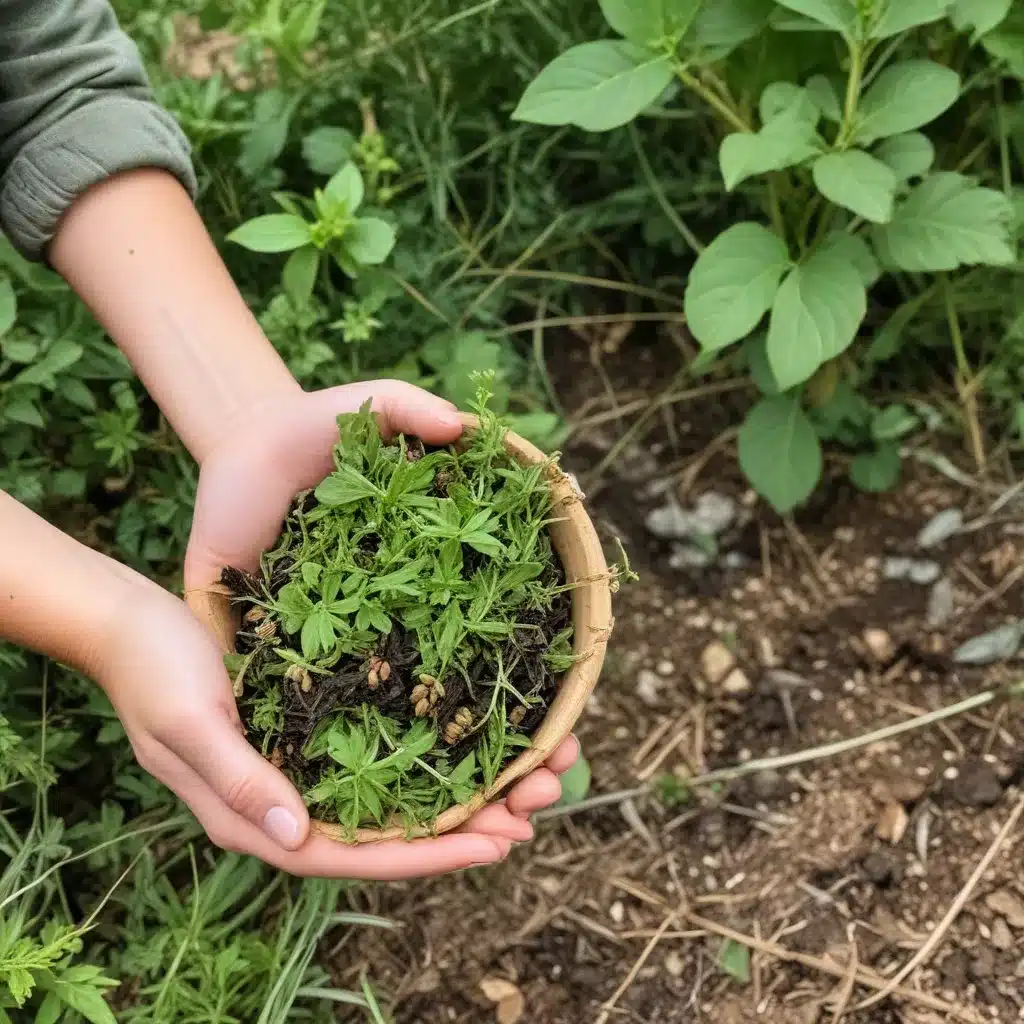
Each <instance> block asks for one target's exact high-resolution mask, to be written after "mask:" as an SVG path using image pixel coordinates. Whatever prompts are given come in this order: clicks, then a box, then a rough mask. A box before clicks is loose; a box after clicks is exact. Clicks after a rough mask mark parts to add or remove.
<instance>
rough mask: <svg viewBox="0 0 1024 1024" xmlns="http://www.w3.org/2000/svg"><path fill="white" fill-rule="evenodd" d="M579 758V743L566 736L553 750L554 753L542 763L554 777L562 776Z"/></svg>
mask: <svg viewBox="0 0 1024 1024" xmlns="http://www.w3.org/2000/svg"><path fill="white" fill-rule="evenodd" d="M579 756H580V741H579V740H578V739H576V737H575V736H568V737H566V738H565V739H564V740H562V742H561V743H560V744H559V745H558V746H557V747H556V748H555V752H554V753H553V754H552V755H551V756H550V757H549V758H548V759H547V761H546V762H545V763H544V767H545V768H550V769H551V771H553V772H554V773H555V774H556V775H564V774H565V772H567V771H568V770H569V769H570V768H571V767H572V766H573V765H574V764H575V763H576V759H577V758H578V757H579Z"/></svg>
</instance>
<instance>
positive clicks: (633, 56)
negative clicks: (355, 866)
mask: <svg viewBox="0 0 1024 1024" xmlns="http://www.w3.org/2000/svg"><path fill="white" fill-rule="evenodd" d="M117 8H118V12H119V15H120V16H121V18H122V21H123V24H124V26H125V27H126V29H128V30H129V31H130V32H131V33H132V34H133V36H134V37H135V38H136V40H137V41H138V43H139V45H140V48H141V49H142V51H143V53H144V55H145V57H146V59H147V62H148V64H149V67H150V69H151V72H152V75H153V80H154V85H155V88H156V91H157V95H158V97H159V99H160V101H161V102H162V103H164V104H165V105H167V106H168V107H169V108H170V109H171V110H173V111H174V113H175V114H176V115H177V116H178V118H179V119H180V121H181V123H182V125H183V127H184V128H185V130H186V131H187V132H188V134H189V136H190V138H191V140H192V142H193V146H194V150H195V158H196V163H197V169H198V172H199V176H200V182H201V194H200V200H199V201H200V205H201V208H202V210H203V213H204V216H205V217H206V219H207V222H208V224H209V226H210V229H211V231H212V232H213V234H214V236H215V237H216V238H217V239H218V241H222V242H223V252H224V254H225V257H226V259H227V260H228V262H229V264H230V267H231V269H232V271H233V273H234V274H235V276H236V278H237V280H238V281H239V284H240V286H241V287H242V288H243V290H244V292H245V294H246V296H247V298H248V299H249V301H250V303H251V305H252V307H253V308H254V310H255V311H256V312H257V314H258V315H259V317H260V320H261V322H262V324H263V326H264V329H265V330H266V331H267V333H268V335H269V336H270V338H271V339H272V340H273V342H274V344H275V345H276V346H277V347H278V349H279V350H280V351H281V352H282V354H283V355H284V357H285V359H286V360H287V362H288V364H289V366H290V367H291V369H292V370H293V372H294V373H295V374H296V376H297V377H298V378H299V379H300V380H301V381H302V382H303V383H304V384H305V385H307V386H310V387H323V386H329V385H333V384H339V383H343V382H346V381H349V380H357V379H363V378H366V377H372V376H380V375H387V376H392V377H395V376H397V377H402V378H404V379H408V380H411V381H414V382H416V383H419V384H421V385H424V386H426V387H430V388H433V389H435V390H437V391H439V392H441V393H443V394H444V395H445V396H446V397H448V398H450V399H451V400H453V401H455V402H457V403H458V404H459V405H461V406H463V407H467V406H468V405H469V403H470V401H471V400H472V398H473V395H474V388H475V385H474V384H473V382H472V381H471V379H470V375H471V373H472V372H473V371H490V372H493V374H494V378H493V380H494V384H493V390H494V392H495V393H494V396H493V398H492V408H493V409H494V410H495V411H496V412H497V413H499V414H501V415H503V416H506V417H507V418H508V420H509V422H510V423H511V425H512V426H513V428H514V429H516V430H517V431H519V432H520V433H523V434H525V435H526V436H528V437H530V438H531V439H533V440H535V441H537V442H538V443H540V444H541V445H542V446H546V447H549V448H554V447H557V446H558V444H559V443H560V441H561V439H562V438H563V437H564V435H565V431H566V425H565V422H564V420H563V418H562V417H561V416H560V411H561V407H560V403H559V396H558V395H557V394H556V393H555V392H554V390H553V388H552V385H551V381H550V378H549V376H548V373H547V370H546V365H547V361H548V360H549V359H550V358H553V357H554V355H556V354H557V353H556V352H555V349H554V347H557V346H564V345H570V344H578V343H579V339H580V338H581V337H582V338H584V339H588V340H589V339H591V338H592V335H591V334H590V333H588V332H591V331H593V330H594V329H595V328H596V327H599V326H601V325H603V324H610V325H617V324H623V323H625V324H632V325H633V327H634V329H635V330H649V331H650V343H651V344H652V345H672V344H673V341H674V342H675V343H676V344H677V345H678V346H679V347H680V348H681V349H682V350H683V351H684V352H685V353H686V354H687V355H688V356H689V358H688V360H687V363H688V365H687V368H686V370H685V371H683V372H681V373H680V375H679V378H678V379H677V380H675V381H673V382H672V384H673V386H675V387H681V386H683V385H686V386H688V387H689V386H692V387H699V386H701V385H702V384H705V383H708V382H712V383H714V382H723V381H732V380H736V381H737V382H738V383H737V387H739V388H742V389H744V391H745V393H749V397H750V402H749V412H748V413H747V416H746V419H745V420H744V421H743V422H742V423H739V422H738V423H737V424H736V426H737V427H738V428H739V439H738V452H739V460H740V463H741V465H742V468H743V470H744V471H745V473H746V474H747V476H748V478H749V480H750V481H751V483H752V484H753V485H754V486H755V488H756V489H757V490H758V491H759V492H760V493H761V494H762V495H763V496H764V497H765V498H766V499H767V501H768V502H769V503H771V505H773V506H774V507H775V508H776V509H777V510H779V511H782V512H787V511H789V510H791V509H793V508H796V507H798V506H799V505H800V504H801V503H802V502H803V501H805V500H806V499H807V498H808V496H810V495H811V494H812V492H813V490H814V487H815V486H816V484H817V482H818V479H819V476H820V474H821V470H822V466H823V464H824V463H825V461H826V460H828V459H831V460H835V461H838V462H839V463H841V464H842V465H843V467H844V468H845V470H846V471H847V472H848V473H849V475H850V477H851V478H852V480H853V481H854V482H855V484H856V485H857V486H859V487H861V488H863V489H867V490H883V489H886V488H888V487H890V486H892V485H893V484H894V483H895V481H896V479H897V477H898V475H899V471H900V465H901V458H902V455H903V453H905V452H906V451H907V450H908V449H910V448H912V447H913V445H914V443H915V439H916V438H917V437H919V436H921V435H927V434H930V435H933V436H939V437H948V438H953V439H959V438H961V437H962V438H963V439H964V443H965V444H966V445H967V448H968V452H969V455H970V458H971V459H973V460H974V462H975V463H976V464H977V465H978V466H979V467H984V466H985V465H986V461H987V460H989V459H991V457H992V456H993V453H995V452H999V453H1005V452H1010V453H1013V452H1015V451H1019V449H1020V446H1021V442H1022V438H1024V403H1022V401H1021V398H1020V395H1021V386H1022V384H1024V306H1022V302H1024V299H1022V298H1021V290H1020V288H1019V287H1018V281H1019V269H1018V262H1017V239H1018V235H1019V228H1020V221H1021V218H1020V210H1021V204H1020V195H1021V193H1020V190H1019V182H1020V177H1021V175H1020V169H1021V165H1020V161H1021V159H1022V156H1024V106H1022V103H1021V97H1020V81H1021V79H1022V78H1024V11H1022V10H1021V9H1020V6H1019V5H1014V4H1012V3H1011V2H1010V0H957V2H955V3H948V2H941V0H912V2H911V0H907V2H901V3H899V4H897V3H895V2H892V3H888V4H886V3H885V2H884V0H856V2H854V0H785V2H779V3H775V2H772V0H715V3H714V4H712V3H710V2H708V3H705V4H703V5H702V4H700V3H697V2H694V0H658V2H654V0H649V2H648V0H643V2H639V0H638V2H635V3H625V2H620V0H602V2H601V3H598V2H596V0H595V2H593V3H586V4H563V3H558V2H556V0H482V2H479V3H462V2H456V0H437V2H434V3H421V2H413V0H398V2H387V3H384V2H378V0H353V2H352V3H345V4H328V3H325V2H323V0H299V2H296V3H293V4H288V5H285V4H282V3H280V2H279V0H245V2H243V3H231V4H228V3H221V2H207V0H150V2H147V3H145V4H142V3H139V2H137V0H119V2H118V3H117ZM534 122H536V123H534ZM659 325H660V327H662V328H663V330H661V329H659ZM563 331H564V332H568V333H559V332H563ZM594 372H595V373H599V372H600V365H599V361H598V360H596V359H595V361H594ZM0 448H2V451H3V459H2V461H0V486H3V488H4V489H5V490H7V491H9V492H10V493H12V494H13V495H14V496H15V497H17V498H18V499H19V500H22V501H24V502H26V503H28V504H29V505H31V506H32V507H34V508H37V509H40V510H41V511H43V512H45V513H46V514H47V515H48V516H49V517H50V518H51V519H52V520H53V521H54V522H56V523H58V524H59V525H61V526H62V527H63V528H65V529H68V530H70V531H71V532H73V533H74V534H75V535H77V536H79V537H80V538H82V539H84V540H85V541H87V542H88V543H91V544H93V545H94V546H96V547H99V548H101V549H103V550H105V551H108V552H109V553H111V554H113V555H115V556H116V557H118V558H120V559H122V560H124V561H126V562H128V563H129V564H131V565H133V566H135V567H136V568H139V569H140V570H142V571H144V572H146V573H148V574H150V575H153V576H154V577H157V578H159V579H161V580H163V581H165V582H166V583H167V585H168V586H171V587H174V586H177V585H178V583H179V576H178V574H179V568H180V564H181V557H182V553H183V549H184V544H185V540H186V537H187V532H188V527H189V519H190V511H191V504H192V500H193V496H194V487H195V469H194V466H193V465H192V464H191V462H190V460H189V458H188V457H187V455H186V454H185V452H184V450H183V449H182V447H181V445H180V444H179V443H178V441H177V440H176V439H175V438H174V437H173V435H172V433H171V432H170V431H169V429H168V428H167V426H166V424H164V423H163V422H162V421H161V420H160V418H159V416H158V415H157V414H156V412H155V410H154V408H153V406H152V405H151V403H149V401H148V400H147V399H146V397H145V395H144V393H143V392H142V390H141V388H140V387H139V385H138V383H137V382H136V381H135V380H134V379H133V377H132V374H131V372H130V370H129V368H128V367H127V365H126V364H125V361H124V360H123V359H122V357H121V356H120V355H119V354H118V353H117V351H116V350H115V349H114V348H113V346H112V345H111V344H110V343H109V341H108V340H107V339H106V338H105V337H104V335H103V333H102V331H100V330H99V329H98V328H97V327H96V326H95V325H94V324H93V322H92V321H91V319H90V318H89V316H88V314H87V313H86V312H85V311H84V310H83V309H82V307H81V306H80V305H79V304H78V302H77V301H76V300H75V299H74V298H73V296H71V294H70V293H69V291H68V290H67V289H66V288H65V287H64V285H63V284H62V283H61V282H60V281H59V280H58V279H56V278H55V277H54V276H53V275H52V274H50V273H49V272H48V271H46V270H43V269H41V268H38V267H31V266H28V265H26V264H25V263H24V262H23V261H21V260H20V259H19V258H18V257H17V256H16V254H15V253H14V252H13V251H12V250H11V249H10V247H9V246H7V245H6V243H4V242H3V241H2V240H0ZM319 595H320V597H323V596H324V595H323V592H322V591H320V592H319ZM306 596H307V597H308V596H309V595H308V594H307V595H306ZM344 597H345V595H344V594H343V593H342V592H341V591H340V590H339V592H338V594H335V595H334V598H337V599H340V600H343V599H344ZM277 598H278V600H280V594H278V595H277ZM286 600H287V599H286ZM332 600H333V598H332ZM298 603H299V598H298V597H296V608H295V609H294V611H295V614H296V615H298V608H297V605H298ZM303 608H304V610H305V606H304V605H303ZM282 612H283V610H282ZM307 618H309V619H312V616H308V617H307ZM321 619H323V616H319V617H318V618H317V619H316V622H317V623H318V632H317V642H318V643H322V642H323V639H324V637H325V635H326V628H322V627H324V623H323V622H321ZM304 627H305V621H304V622H303V624H302V626H301V627H299V632H300V638H301V636H302V633H303V631H304ZM332 628H333V626H332ZM308 633H309V635H310V637H311V639H310V643H311V644H312V643H313V642H314V641H313V639H312V637H313V628H312V627H310V628H309V630H308ZM328 642H329V641H328ZM300 643H301V639H300ZM427 674H428V675H429V673H427ZM299 682H300V686H299V689H300V691H301V679H300V681H299ZM424 685H426V684H424ZM385 728H386V727H385ZM476 768H477V769H480V766H479V764H478V765H477V766H476ZM0 792H2V804H0V808H2V811H0V836H2V838H0V851H2V858H3V859H2V862H0V863H2V865H3V867H2V870H3V874H2V876H0V991H3V992H4V994H3V995H2V996H0V1020H3V1019H4V1017H5V1016H7V1017H9V1018H10V1019H12V1020H20V1019H33V1020H37V1021H43V1022H47V1021H62V1020H63V1021H75V1020H81V1019H85V1020H89V1021H93V1022H95V1021H110V1020H125V1021H170V1020H175V1021H195V1022H203V1024H206V1022H211V1024H212V1022H227V1021H233V1020H245V1021H251V1020H259V1021H261V1022H262V1021H266V1022H271V1021H284V1020H303V1019H305V1020H329V1019H332V1015H333V1012H334V1008H336V1007H337V1006H338V1005H340V1004H343V1003H345V1004H352V1005H354V1006H356V1007H361V1008H362V1012H364V1013H365V1014H367V1015H368V1019H373V1020H383V1019H386V1012H387V1008H386V1006H385V1007H384V1008H383V1009H382V1008H381V1006H380V1005H378V1003H379V1000H378V999H377V997H376V996H375V995H374V992H373V990H372V988H371V987H370V983H369V982H368V981H367V982H365V983H361V982H359V980H358V979H355V981H354V982H353V984H351V985H348V986H347V987H346V986H341V985H339V984H337V979H335V978H332V977H331V976H330V975H329V974H328V973H327V970H326V968H325V967H324V963H325V961H324V960H323V959H322V957H321V955H320V954H322V951H323V949H324V948H325V946H327V945H332V944H333V943H334V942H335V940H336V939H337V937H338V934H339V932H341V931H343V930H345V929H351V928H354V927H373V926H378V927H385V926H387V925H388V924H389V922H387V921H384V920H376V919H369V918H365V917H360V916H359V915H353V914H347V913H345V912H344V911H343V910H340V909H338V908H339V901H342V902H343V901H344V894H345V890H344V887H342V886H339V885H336V884H327V883H317V882H306V883H303V884H295V883H292V882H290V881H288V880H285V879H281V878H276V877H274V876H273V874H272V873H270V872H267V871H264V870H263V869H262V868H261V867H260V866H259V865H255V864H252V863H248V862H245V861H242V860H240V859H239V858H237V857H233V856H231V855H225V854H220V853H218V852H217V851H214V850H211V849H210V848H209V847H208V846H207V845H205V844H204V842H203V841H202V837H201V835H200V833H199V830H198V829H197V828H196V827H195V825H194V823H193V822H192V821H191V820H190V819H189V818H188V817H187V816H186V815H184V814H182V813H181V811H180V808H178V807H176V806H175V804H174V803H173V801H172V800H171V799H170V798H169V797H168V795H167V794H166V793H165V792H164V791H163V790H162V788H161V787H159V786H158V785H156V784H155V783H154V782H153V781H152V780H150V779H149V778H148V777H147V776H146V775H145V774H144V773H142V772H141V771H140V770H139V769H138V768H137V767H136V766H135V765H134V762H133V761H132V758H131V755H130V749H129V747H128V744H127V743H126V742H125V739H124V736H123V733H122V731H121V729H120V726H119V724H118V722H117V720H116V718H115V716H114V715H113V712H112V710H111V708H110V707H109V705H107V703H106V702H105V700H104V699H103V698H102V696H101V695H100V694H99V693H98V691H97V690H96V689H95V688H93V687H92V685H91V684H89V683H88V682H87V681H85V680H83V679H81V678H80V677H78V676H76V675H74V674H73V673H70V672H68V671H66V670H64V669H62V668H60V667H59V666H52V665H51V666H44V665H42V664H41V663H40V662H39V661H38V659H35V658H32V657H30V656H28V655H26V654H24V653H23V652H20V651H16V650H13V649H9V648H7V649H3V650H2V651H0ZM322 795H325V796H326V795H327V794H322ZM330 798H331V800H333V802H334V809H335V813H336V815H337V817H338V818H339V820H344V817H345V815H350V816H351V817H350V820H351V821H353V822H354V821H355V820H356V819H355V816H354V815H355V813H356V812H355V810H353V808H352V806H351V804H350V803H346V801H345V800H344V799H342V800H340V801H339V799H338V797H337V795H336V794H332V795H331V797H330ZM371 802H372V798H371ZM371 814H372V809H371ZM318 951H319V952H318Z"/></svg>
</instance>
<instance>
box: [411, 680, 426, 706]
mask: <svg viewBox="0 0 1024 1024" xmlns="http://www.w3.org/2000/svg"><path fill="white" fill-rule="evenodd" d="M429 696H430V690H428V689H427V688H426V687H425V686H424V685H423V684H422V683H420V685H419V686H414V687H413V688H412V693H410V694H409V700H410V701H412V703H413V704H419V702H420V701H421V700H426V699H427V698H428V697H429Z"/></svg>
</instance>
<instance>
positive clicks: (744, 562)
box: [722, 551, 750, 569]
mask: <svg viewBox="0 0 1024 1024" xmlns="http://www.w3.org/2000/svg"><path fill="white" fill-rule="evenodd" d="M722 565H724V566H725V568H726V569H746V567H747V566H748V565H750V559H749V558H748V557H747V556H746V555H745V554H743V552H742V551H727V552H726V553H725V554H724V555H723V556H722Z"/></svg>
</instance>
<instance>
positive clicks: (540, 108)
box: [512, 40, 672, 132]
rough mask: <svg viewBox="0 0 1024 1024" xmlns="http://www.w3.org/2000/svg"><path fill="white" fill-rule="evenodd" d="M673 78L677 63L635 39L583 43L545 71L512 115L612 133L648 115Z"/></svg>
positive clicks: (539, 121)
mask: <svg viewBox="0 0 1024 1024" xmlns="http://www.w3.org/2000/svg"><path fill="white" fill-rule="evenodd" d="M671 81H672V62H671V60H670V59H669V58H668V57H667V56H665V55H663V54H654V53H652V52H651V51H649V50H646V49H644V48H643V47H640V46H637V45H636V44H634V43H629V42H613V41H611V40H601V41H599V42H593V43H582V44H581V45H579V46H574V47H573V48H572V49H571V50H567V51H566V52H565V53H563V54H561V55H560V56H558V57H556V58H555V59H554V60H553V61H552V62H551V63H550V64H549V65H548V66H547V67H546V68H544V70H543V71H541V73H540V74H539V75H538V76H537V77H536V78H535V79H534V80H533V81H532V82H531V83H530V85H529V86H528V87H527V89H526V92H525V93H524V94H523V98H522V99H521V100H520V101H519V105H518V106H517V107H516V109H515V111H514V112H513V114H512V119H513V120H514V121H530V122H533V123H534V124H546V125H564V124H572V125H576V126H577V127H579V128H582V129H583V130H584V131H591V132H602V131H610V130H611V129H612V128H618V127H620V126H622V125H624V124H626V123H628V122H629V121H632V120H633V119H634V118H635V117H637V116H638V115H639V114H640V113H642V112H643V111H644V110H645V109H646V108H647V107H649V106H650V105H651V104H652V103H653V102H654V101H655V100H656V99H657V98H658V97H659V96H660V95H661V93H662V92H664V91H665V89H666V87H667V86H668V85H669V83H670V82H671Z"/></svg>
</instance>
